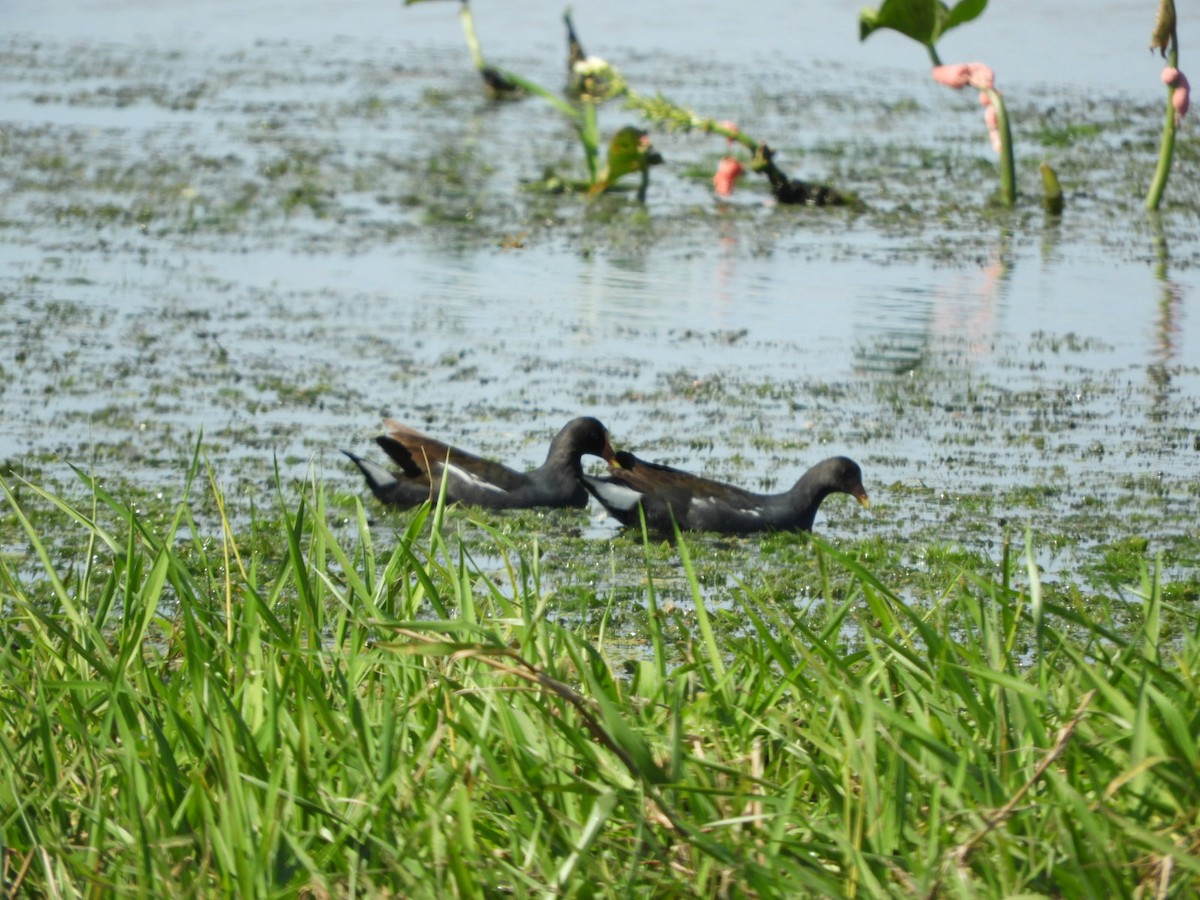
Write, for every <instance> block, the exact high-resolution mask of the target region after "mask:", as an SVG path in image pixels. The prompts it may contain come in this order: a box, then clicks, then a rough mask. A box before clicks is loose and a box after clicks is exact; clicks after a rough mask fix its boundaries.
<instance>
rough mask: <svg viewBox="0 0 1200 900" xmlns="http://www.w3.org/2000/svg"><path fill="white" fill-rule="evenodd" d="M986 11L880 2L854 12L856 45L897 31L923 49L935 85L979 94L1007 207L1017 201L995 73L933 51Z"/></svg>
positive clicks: (982, 2) (975, 3) (929, 0)
mask: <svg viewBox="0 0 1200 900" xmlns="http://www.w3.org/2000/svg"><path fill="white" fill-rule="evenodd" d="M986 8H987V0H959V2H958V3H956V4H954V5H953V6H947V5H946V4H945V3H943V2H941V0H884V3H883V4H882V5H881V6H879V7H878V8H874V9H871V8H868V9H864V10H863V11H862V12H861V13H860V15H859V40H863V41H865V40H866V39H867V38H868V37H870V36H871V35H872V34H874V33H875V32H877V31H880V30H884V29H886V30H891V31H896V32H899V33H900V34H903V35H905V36H906V37H909V38H912V39H913V40H914V41H916V42H917V43H919V44H921V45H922V46H923V47H925V49H926V50H927V51H928V53H929V59H930V61H931V62H932V64H933V78H934V80H935V81H937V82H938V83H939V84H944V85H946V86H947V87H950V88H954V89H955V90H961V89H962V88H964V87H972V88H975V89H976V90H978V91H979V99H980V103H981V104H982V105H983V107H984V121H985V122H986V124H987V129H988V136H989V138H990V140H991V143H992V148H993V149H994V150H995V151H996V153H997V154H998V156H999V157H1000V195H999V196H1000V202H1001V204H1003V205H1004V206H1006V207H1012V206H1013V205H1014V204H1015V203H1016V199H1017V179H1016V165H1015V161H1014V158H1013V145H1012V129H1011V127H1010V125H1009V120H1008V108H1007V107H1006V106H1005V103H1004V95H1003V94H1002V93H1001V92H1000V91H999V90H997V88H996V77H995V74H994V73H993V71H992V69H991V67H989V66H987V65H985V64H983V63H979V62H973V63H958V64H953V65H943V63H942V61H941V58H940V57H939V56H938V52H937V42H938V39H939V38H940V37H941V36H942V35H944V34H945V33H946V32H947V31H950V30H951V29H953V28H957V27H958V26H960V25H964V24H966V23H967V22H970V21H972V20H974V19H976V18H978V17H979V16H980V15H981V14H982V13H983V11H984V10H985V9H986Z"/></svg>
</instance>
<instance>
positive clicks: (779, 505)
mask: <svg viewBox="0 0 1200 900" xmlns="http://www.w3.org/2000/svg"><path fill="white" fill-rule="evenodd" d="M583 484H584V486H585V487H586V488H587V489H588V490H589V491H591V493H592V495H593V496H594V497H595V498H596V499H597V500H599V501H600V503H601V504H602V505H603V506H604V508H605V509H607V510H608V512H609V514H610V515H611V516H613V518H615V519H617V520H619V521H620V522H622V523H623V524H625V525H636V524H637V523H638V505H639V504H641V507H642V510H643V511H644V512H645V516H646V525H647V526H648V527H649V528H652V529H654V530H655V531H660V532H663V533H665V534H671V533H672V527H671V521H672V519H674V521H675V522H676V523H677V524H678V525H679V528H680V530H683V531H715V532H720V533H724V534H748V533H750V532H755V531H811V530H812V525H813V519H814V518H815V517H816V515H817V508H818V507H819V506H820V505H821V501H822V500H824V499H825V498H826V497H827V496H829V495H830V494H834V493H843V494H849V495H850V496H852V497H854V498H856V499H857V500H858V502H859V503H861V504H862V505H863V506H869V505H870V501H869V500H868V499H867V492H866V490H865V489H864V488H863V483H862V470H861V469H859V467H858V463H856V462H855V461H854V460H852V459H847V458H846V457H844V456H834V457H830V458H829V459H826V460H823V461H821V462H819V463H817V464H816V465H815V466H813V467H812V468H811V469H809V470H808V471H807V472H805V473H804V474H803V475H802V476H801V477H800V480H799V481H797V482H796V485H795V486H794V487H793V488H792V489H791V490H790V491H785V492H784V493H782V494H755V493H752V492H751V491H747V490H743V489H742V488H739V487H735V486H734V485H732V484H725V483H724V482H721V481H711V480H709V479H707V478H700V477H699V476H697V475H692V474H690V473H688V472H683V471H680V470H679V469H673V468H671V467H670V466H662V465H658V464H656V463H650V462H646V461H645V460H641V459H638V458H637V457H636V456H634V455H633V454H632V453H627V452H625V451H621V452H619V453H617V454H616V455H615V459H614V461H613V462H612V463H610V468H609V471H608V475H606V476H601V477H594V476H590V475H584V476H583Z"/></svg>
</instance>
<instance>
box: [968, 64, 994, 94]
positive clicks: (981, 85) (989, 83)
mask: <svg viewBox="0 0 1200 900" xmlns="http://www.w3.org/2000/svg"><path fill="white" fill-rule="evenodd" d="M967 70H968V71H969V72H970V81H969V83H970V85H971V87H973V88H975V89H976V90H980V91H984V90H987V89H988V88H994V87H995V86H996V73H995V72H993V71H992V67H991V66H987V65H984V64H983V63H981V62H973V63H967Z"/></svg>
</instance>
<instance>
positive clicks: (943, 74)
mask: <svg viewBox="0 0 1200 900" xmlns="http://www.w3.org/2000/svg"><path fill="white" fill-rule="evenodd" d="M933 80H934V81H936V82H937V83H938V84H944V85H945V86H946V87H950V88H954V89H955V90H958V89H959V88H965V87H966V86H967V85H968V84H970V83H971V70H970V68H968V66H967V64H966V63H957V64H956V65H950V66H934V67H933Z"/></svg>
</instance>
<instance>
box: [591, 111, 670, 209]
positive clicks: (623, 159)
mask: <svg viewBox="0 0 1200 900" xmlns="http://www.w3.org/2000/svg"><path fill="white" fill-rule="evenodd" d="M645 138H646V132H644V131H642V129H640V128H635V127H634V126H632V125H626V126H625V127H624V128H622V129H621V130H620V131H618V132H617V133H616V134H615V135H613V139H612V141H610V142H609V145H608V163H607V164H606V165H605V166H604V171H603V172H602V173H601V175H600V178H598V179H597V181H596V184H595V185H593V187H592V191H593V192H594V193H599V192H601V191H605V190H608V189H609V188H610V187H612V186H613V185H614V184H615V183H616V182H617V179H619V178H620V177H621V176H622V175H628V174H629V173H630V172H645V171H647V170H648V169H649V168H650V166H653V165H657V164H658V163H661V162H662V157H661V156H660V155H659V154H658V151H657V150H655V149H654V146H653V145H652V144H651V143H650V142H649V141H648V140H646V139H645Z"/></svg>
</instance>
